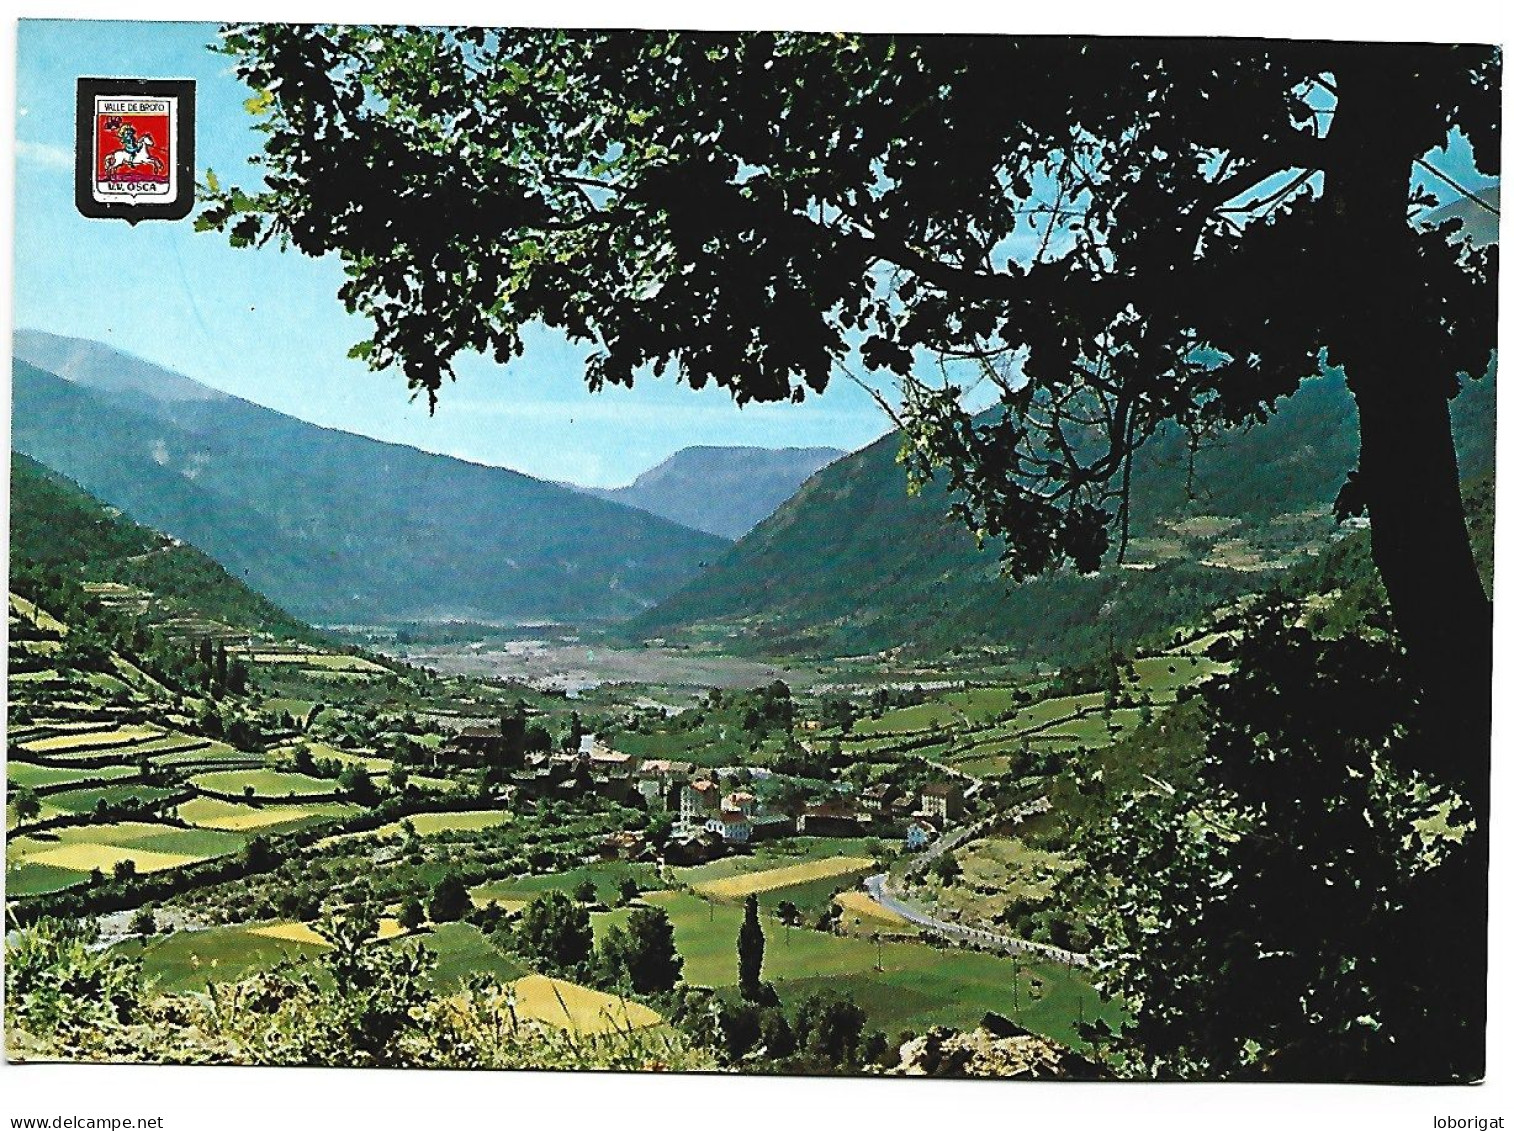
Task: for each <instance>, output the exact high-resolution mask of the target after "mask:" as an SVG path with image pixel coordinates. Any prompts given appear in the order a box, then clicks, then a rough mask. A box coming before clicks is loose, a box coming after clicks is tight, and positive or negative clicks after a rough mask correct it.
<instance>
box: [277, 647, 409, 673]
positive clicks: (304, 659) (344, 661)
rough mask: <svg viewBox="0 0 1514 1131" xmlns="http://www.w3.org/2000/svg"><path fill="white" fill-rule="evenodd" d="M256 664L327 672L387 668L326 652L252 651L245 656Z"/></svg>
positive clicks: (386, 669)
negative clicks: (291, 666) (288, 665)
mask: <svg viewBox="0 0 1514 1131" xmlns="http://www.w3.org/2000/svg"><path fill="white" fill-rule="evenodd" d="M247 658H248V659H249V660H251V661H252V662H253V663H257V664H294V665H296V666H298V667H302V668H315V669H317V670H320V671H327V672H366V673H370V674H374V675H387V674H389V669H388V668H386V667H384V665H382V664H376V663H374V662H373V661H372V660H365V659H363V657H361V656H343V655H338V654H336V653H328V652H254V653H252V654H251V655H249V656H248V657H247Z"/></svg>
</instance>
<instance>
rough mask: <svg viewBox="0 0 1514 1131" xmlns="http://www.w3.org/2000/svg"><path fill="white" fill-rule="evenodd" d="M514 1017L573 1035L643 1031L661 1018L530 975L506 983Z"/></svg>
mask: <svg viewBox="0 0 1514 1131" xmlns="http://www.w3.org/2000/svg"><path fill="white" fill-rule="evenodd" d="M510 988H511V989H512V990H513V991H514V992H515V1015H516V1016H517V1017H519V1018H521V1019H523V1020H525V1019H529V1020H533V1021H540V1022H542V1023H543V1024H546V1025H552V1026H555V1027H556V1028H559V1029H567V1030H569V1031H570V1032H574V1033H585V1034H590V1035H593V1034H597V1033H609V1032H614V1031H620V1032H624V1031H625V1030H627V1029H646V1028H650V1027H651V1026H653V1025H660V1024H662V1017H661V1016H660V1015H658V1014H657V1013H654V1012H653V1011H652V1010H650V1009H648V1008H647V1007H646V1006H644V1005H641V1004H640V1003H638V1002H634V1001H627V1000H626V999H625V998H620V997H615V996H613V995H611V994H603V993H600V992H599V991H598V990H591V989H589V988H588V987H586V986H580V985H577V984H576V983H574V982H564V981H560V980H559V979H557V978H548V977H547V976H546V975H545V974H531V975H528V976H527V977H524V978H521V979H519V980H517V981H514V982H511V983H510Z"/></svg>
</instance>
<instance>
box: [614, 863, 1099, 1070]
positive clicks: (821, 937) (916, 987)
mask: <svg viewBox="0 0 1514 1131" xmlns="http://www.w3.org/2000/svg"><path fill="white" fill-rule="evenodd" d="M645 899H646V902H647V903H649V904H652V905H653V906H657V907H661V908H663V909H664V910H666V911H667V913H668V916H669V918H670V919H672V921H673V931H674V939H675V943H676V945H677V947H678V951H679V953H680V954H682V955H683V956H684V979H685V980H686V981H688V982H689V983H691V984H694V985H704V986H711V987H715V988H725V987H733V986H735V985H736V983H737V981H738V973H737V963H736V935H737V933H738V931H739V930H740V928H741V921H742V915H743V912H742V909H741V907H740V906H739V905H737V904H725V903H718V902H715V901H713V900H711V901H706V900H701V899H699V898H698V897H696V896H693V895H690V894H688V893H687V892H653V893H650V894H648V895H647V896H646V897H645ZM627 913H628V912H627V911H625V910H623V909H622V910H618V911H614V912H608V913H604V914H600V915H595V916H594V926H595V930H596V932H598V933H600V934H602V933H603V932H604V931H605V930H607V929H608V928H609V926H610V925H611V924H613V923H616V922H620V921H622V920H623V919H624V917H625V915H626V914H627ZM763 930H764V932H765V934H766V937H767V948H766V951H765V955H764V963H763V978H764V979H765V980H767V981H770V982H772V983H773V984H774V986H775V987H776V988H777V991H778V994H779V996H780V997H781V998H783V999H784V1000H785V1001H793V1000H795V999H797V998H800V997H803V996H804V995H805V994H808V993H811V992H814V991H818V990H827V991H830V992H833V993H837V994H839V995H841V996H843V997H847V998H850V999H851V1000H853V1001H856V1002H857V1003H858V1004H860V1005H862V1006H863V1007H864V1008H865V1009H866V1010H867V1011H868V1016H869V1019H870V1021H871V1022H872V1023H873V1024H876V1025H878V1026H880V1027H882V1028H884V1029H887V1030H889V1031H890V1032H894V1033H897V1032H899V1031H900V1030H901V1029H912V1030H914V1031H916V1032H919V1031H921V1030H923V1029H924V1028H926V1027H927V1026H930V1025H954V1026H958V1027H964V1028H971V1027H973V1026H975V1025H976V1024H977V1023H978V1022H979V1021H980V1020H981V1019H982V1017H983V1015H984V1014H985V1013H986V1012H989V1011H993V1012H996V1013H1001V1014H1004V1015H1005V1016H1010V1017H1013V1016H1016V1015H1017V1014H1018V1016H1019V1018H1020V1019H1021V1021H1022V1022H1023V1023H1024V1024H1025V1025H1026V1026H1027V1027H1028V1028H1031V1029H1032V1030H1034V1031H1036V1032H1040V1033H1044V1034H1045V1035H1047V1036H1049V1037H1052V1038H1053V1039H1056V1040H1059V1041H1065V1042H1067V1043H1069V1044H1078V1043H1081V1042H1079V1041H1078V1040H1077V1031H1076V1027H1077V1021H1078V1016H1079V1009H1080V1006H1081V1009H1082V1011H1083V1013H1084V1015H1085V1017H1087V1018H1088V1019H1090V1020H1091V1019H1092V1018H1093V1017H1095V1016H1106V1017H1111V1018H1112V1017H1114V1016H1115V1011H1114V1010H1113V1008H1112V1007H1111V1006H1109V1005H1106V1004H1104V1003H1101V1002H1100V1001H1099V998H1098V995H1097V994H1096V993H1094V992H1093V991H1092V990H1090V989H1089V988H1088V987H1087V985H1086V984H1085V983H1084V982H1083V980H1082V979H1081V978H1080V976H1079V975H1078V974H1076V973H1075V972H1074V971H1071V970H1069V969H1067V968H1065V967H1062V966H1058V965H1056V964H1053V963H1023V962H1022V963H1020V966H1021V968H1022V969H1023V970H1026V971H1028V973H1025V974H1024V975H1022V980H1021V985H1020V995H1019V998H1020V1001H1019V1006H1020V1007H1019V1010H1018V1011H1017V1010H1016V1008H1015V989H1014V986H1015V969H1016V962H1015V961H1014V960H1012V959H1009V958H1001V957H998V956H996V955H991V954H980V953H976V952H973V951H966V950H957V949H950V950H936V949H934V948H932V947H930V946H927V945H925V944H924V943H919V942H913V941H907V940H898V941H884V942H883V943H882V944H881V954H882V966H883V969H882V970H881V971H879V970H877V969H875V966H876V964H877V962H878V956H879V953H880V950H879V946H878V945H877V944H875V943H874V942H873V941H872V940H871V939H869V938H854V937H849V936H844V935H831V934H825V933H822V932H819V931H812V930H807V929H805V928H802V927H794V928H785V927H783V926H782V925H781V924H779V923H778V922H777V921H776V920H774V919H772V918H770V917H764V922H763ZM1031 977H1036V978H1039V979H1040V980H1041V982H1042V983H1043V985H1042V987H1041V989H1040V991H1039V996H1038V997H1036V996H1032V991H1031V986H1030V979H1031Z"/></svg>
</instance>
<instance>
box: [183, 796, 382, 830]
mask: <svg viewBox="0 0 1514 1131" xmlns="http://www.w3.org/2000/svg"><path fill="white" fill-rule="evenodd" d="M359 812H361V810H359V809H358V807H357V806H356V805H347V804H345V803H343V802H339V801H312V802H308V803H306V804H303V805H301V804H299V803H295V804H292V805H243V804H240V803H238V802H234V801H222V800H221V799H220V798H216V797H192V798H190V799H189V800H188V801H185V802H184V803H183V804H181V805H180V806H179V808H178V815H179V819H180V820H181V821H184V822H186V823H188V824H191V825H197V826H199V827H200V828H206V829H224V830H227V831H229V832H245V833H263V834H268V833H285V832H295V831H297V830H299V829H302V828H306V827H308V826H310V825H318V824H324V823H325V822H328V821H335V820H340V819H342V818H344V817H350V816H353V815H355V814H356V813H359Z"/></svg>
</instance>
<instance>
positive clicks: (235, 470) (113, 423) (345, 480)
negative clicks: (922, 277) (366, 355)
mask: <svg viewBox="0 0 1514 1131" xmlns="http://www.w3.org/2000/svg"><path fill="white" fill-rule="evenodd" d="M16 354H17V358H18V360H17V361H16V363H15V367H14V384H13V388H14V409H13V413H14V424H13V432H12V447H13V448H14V449H15V450H17V451H20V452H24V453H25V454H27V455H30V456H32V457H33V458H35V459H37V460H39V461H41V462H42V463H44V464H46V465H47V466H48V467H52V468H56V469H57V470H58V471H60V472H62V473H63V474H65V475H68V476H69V477H70V478H72V479H74V480H75V481H77V482H78V483H79V484H80V485H81V486H83V487H84V488H85V489H86V490H87V491H89V492H90V493H92V494H94V495H96V496H97V497H99V498H101V499H103V500H105V501H106V502H108V503H110V504H111V505H113V506H119V507H121V508H122V509H123V510H125V511H127V512H128V513H130V514H131V515H133V516H134V517H136V518H137V519H138V520H140V521H142V522H145V523H148V524H149V525H151V526H153V527H155V528H157V529H159V530H162V531H165V532H166V533H169V534H172V535H174V536H175V537H178V538H182V539H184V540H185V541H187V542H190V543H192V544H194V545H196V546H199V547H200V548H201V549H203V550H204V551H205V552H206V553H207V554H209V555H210V556H211V557H213V558H214V559H215V560H216V561H218V562H220V563H221V564H222V565H224V566H226V568H227V569H228V570H230V571H231V572H232V573H233V574H234V575H235V576H237V577H240V578H242V579H243V580H245V581H246V582H247V583H248V584H249V585H252V586H253V587H254V588H256V589H257V590H258V591H259V592H261V593H264V594H266V595H267V596H268V597H269V598H271V599H272V600H274V601H276V602H278V603H279V604H280V605H282V606H283V607H285V608H287V609H289V610H290V611H291V612H293V613H295V614H296V615H298V616H301V617H304V618H306V619H308V620H312V621H317V622H322V623H338V624H375V623H389V622H394V621H397V620H447V619H457V620H476V621H492V620H500V621H504V620H512V619H520V620H534V619H571V620H583V619H594V618H601V617H613V616H624V615H627V614H630V613H635V612H639V611H641V610H643V609H645V608H647V607H648V606H650V605H651V604H652V603H654V602H655V601H656V600H658V599H660V598H662V597H664V596H666V595H667V594H668V593H670V592H672V591H673V590H675V589H676V588H678V587H679V586H680V585H682V584H683V583H685V582H687V581H688V580H689V579H690V578H691V577H692V576H693V575H694V573H695V572H696V570H697V568H698V566H699V563H700V562H702V561H705V560H708V559H710V558H711V557H713V556H714V555H716V554H718V553H719V552H721V551H722V550H723V549H724V548H725V547H726V546H727V545H728V543H727V542H726V541H725V540H724V539H721V538H716V537H714V536H712V535H709V534H704V533H701V532H699V531H694V530H690V529H688V528H686V527H683V526H679V525H677V524H676V523H672V522H669V521H667V520H666V519H662V518H658V517H656V516H654V515H651V514H648V513H646V512H645V511H641V510H636V509H634V508H632V507H627V506H622V505H619V504H616V503H612V502H607V501H604V500H601V499H595V498H590V497H588V496H586V495H583V494H580V493H578V492H576V491H573V490H571V489H569V488H566V487H562V486H559V485H557V484H553V483H546V482H543V481H541V480H538V479H533V478H531V477H530V476H527V475H521V474H519V473H517V472H514V471H510V470H507V469H505V468H499V467H485V466H482V465H479V464H474V463H468V462H467V461H464V460H459V459H453V458H451V457H448V456H440V455H435V454H432V453H429V452H423V451H419V450H417V449H415V448H408V447H404V446H402V445H398V444H388V443H382V442H380V441H377V440H373V439H369V438H368V437H365V436H358V435H354V434H352V433H348V432H342V431H338V430H336V429H330V428H321V427H317V426H316V425H313V424H308V423H306V422H304V421H301V420H297V419H295V418H293V417H289V416H285V415H283V414H281V413H278V412H274V411H273V410H271V409H267V408H263V407H261V406H259V405H255V404H252V403H250V402H248V401H244V400H240V399H239V398H236V397H232V396H227V395H225V394H223V393H220V392H217V391H215V390H213V389H209V388H207V387H206V386H203V385H199V384H197V383H195V382H193V381H190V380H189V379H187V378H184V377H181V376H179V375H176V374H172V373H169V372H167V371H165V370H161V369H158V368H156V367H155V366H151V365H149V364H147V363H146V362H143V361H140V360H138V359H133V358H128V357H126V356H125V355H122V354H120V353H118V352H116V351H114V350H111V349H110V348H109V347H106V346H103V345H100V344H99V343H94V342H85V341H80V340H75V339H68V338H58V337H55V336H52V335H46V334H39V333H35V332H19V333H18V334H17V336H16ZM49 366H55V367H56V368H49ZM60 374H62V375H61V376H60Z"/></svg>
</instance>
